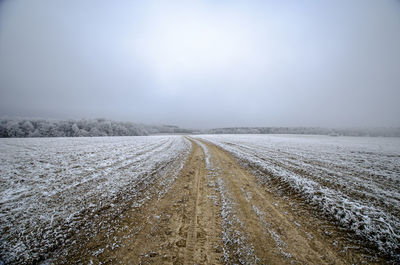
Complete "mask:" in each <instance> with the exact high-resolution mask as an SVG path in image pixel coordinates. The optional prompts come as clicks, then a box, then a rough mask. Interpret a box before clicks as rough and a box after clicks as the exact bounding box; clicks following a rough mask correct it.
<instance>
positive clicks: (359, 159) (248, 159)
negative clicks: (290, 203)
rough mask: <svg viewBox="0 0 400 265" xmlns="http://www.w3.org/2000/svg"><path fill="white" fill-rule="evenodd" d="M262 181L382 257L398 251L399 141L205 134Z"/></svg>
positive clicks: (399, 227) (399, 202)
mask: <svg viewBox="0 0 400 265" xmlns="http://www.w3.org/2000/svg"><path fill="white" fill-rule="evenodd" d="M199 138H201V139H204V140H207V141H209V142H211V143H213V144H216V145H218V146H220V147H221V148H223V149H225V150H227V151H228V152H230V153H231V154H233V155H234V156H235V157H236V158H238V159H239V161H240V162H241V164H242V165H244V166H246V167H248V168H250V169H251V170H253V171H254V172H255V174H256V176H257V177H258V179H259V180H260V181H261V182H264V183H266V184H268V185H271V183H272V184H273V185H275V187H277V190H278V191H284V192H286V194H297V195H300V196H302V197H303V198H305V200H306V201H307V202H308V203H310V204H312V205H314V206H316V207H317V208H319V209H320V210H321V211H322V213H323V214H325V215H326V216H328V217H329V218H333V220H336V221H337V222H338V223H340V225H342V226H343V227H345V228H348V229H351V230H352V231H354V232H355V233H356V234H357V235H358V236H360V237H361V238H364V239H366V240H368V241H369V243H370V244H372V245H374V246H375V247H376V248H378V249H379V250H380V251H381V252H382V253H384V254H388V255H390V256H397V258H396V259H399V252H400V250H399V246H400V207H399V205H400V190H399V187H400V138H369V137H362V138H358V137H330V136H299V135H203V136H199Z"/></svg>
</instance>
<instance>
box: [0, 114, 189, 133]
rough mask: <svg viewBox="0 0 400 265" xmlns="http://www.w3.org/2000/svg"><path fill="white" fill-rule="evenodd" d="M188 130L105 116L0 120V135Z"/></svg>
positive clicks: (171, 131) (185, 131) (172, 131)
mask: <svg viewBox="0 0 400 265" xmlns="http://www.w3.org/2000/svg"><path fill="white" fill-rule="evenodd" d="M161 133H164V134H167V133H169V134H174V133H191V131H190V130H185V129H181V128H179V127H177V126H171V125H160V126H156V125H143V124H136V123H132V122H119V121H112V120H106V119H82V120H47V119H23V118H19V119H0V137H88V136H135V135H149V134H161Z"/></svg>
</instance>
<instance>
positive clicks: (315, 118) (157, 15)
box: [0, 0, 400, 128]
mask: <svg viewBox="0 0 400 265" xmlns="http://www.w3.org/2000/svg"><path fill="white" fill-rule="evenodd" d="M399 47H400V2H399V1H395V0H379V1H377V0H353V1H351V0H346V1H345V0H343V1H311V0H310V1H294V0H293V1H140V3H139V1H128V0H126V1H122V0H121V1H105V0H104V1H98V0H96V1H95V0H93V1H91V0H86V1H80V0H58V1H57V0H36V1H30V0H8V1H7V0H5V1H2V2H0V116H4V115H8V116H16V115H18V116H24V117H32V116H34V117H51V118H93V117H105V118H110V119H116V120H130V121H134V122H143V123H162V124H176V125H180V126H184V127H194V128H209V127H226V126H400V104H399V101H400V48H399Z"/></svg>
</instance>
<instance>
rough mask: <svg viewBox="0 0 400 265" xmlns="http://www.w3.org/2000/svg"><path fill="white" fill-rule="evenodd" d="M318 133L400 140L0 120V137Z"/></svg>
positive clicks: (362, 132)
mask: <svg viewBox="0 0 400 265" xmlns="http://www.w3.org/2000/svg"><path fill="white" fill-rule="evenodd" d="M192 133H195V134H318V135H332V136H384V137H400V127H397V128H369V129H365V128H362V129H329V128H319V127H230V128H216V129H210V130H203V131H194V130H191V129H183V128H179V127H178V126H173V125H146V124H137V123H132V122H120V121H112V120H106V119H102V118H101V119H82V120H47V119H27V118H17V119H8V118H4V119H0V137H88V136H135V135H150V134H192Z"/></svg>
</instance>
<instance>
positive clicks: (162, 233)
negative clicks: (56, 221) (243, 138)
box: [56, 139, 379, 264]
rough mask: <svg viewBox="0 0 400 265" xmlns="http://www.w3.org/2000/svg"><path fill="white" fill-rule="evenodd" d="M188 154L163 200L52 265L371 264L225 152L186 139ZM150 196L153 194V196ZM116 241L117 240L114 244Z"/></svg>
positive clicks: (313, 215)
mask: <svg viewBox="0 0 400 265" xmlns="http://www.w3.org/2000/svg"><path fill="white" fill-rule="evenodd" d="M190 141H191V142H192V146H193V148H192V153H191V155H190V157H189V158H188V161H187V163H186V165H185V166H184V168H183V169H182V171H181V173H180V175H179V176H178V178H177V179H176V181H175V182H174V184H173V185H172V186H171V188H170V189H169V191H168V192H167V193H166V194H164V195H163V196H161V197H160V196H156V194H155V193H156V191H157V189H154V190H153V191H149V192H148V193H147V194H145V195H144V196H148V197H150V198H151V199H149V200H147V201H146V202H145V203H144V204H142V205H139V206H138V207H136V208H134V209H132V210H130V211H129V214H126V215H124V217H123V218H119V217H118V216H116V220H115V227H116V229H114V230H113V231H112V232H110V231H107V232H106V231H104V232H101V233H99V234H98V235H97V236H95V237H94V238H93V239H92V240H90V242H88V243H86V244H84V245H80V246H79V248H77V250H75V251H73V252H70V254H68V255H65V257H64V258H63V259H59V260H57V261H56V262H57V263H84V264H98V263H102V264H115V263H122V264H351V263H363V262H367V263H373V262H379V260H377V259H376V260H371V258H372V257H371V256H368V255H367V254H366V253H364V252H363V251H362V250H361V249H360V248H359V246H357V245H355V244H352V243H349V241H347V240H346V236H345V232H344V231H340V229H339V228H337V227H335V226H333V225H330V224H329V223H328V222H326V221H323V220H321V218H318V214H316V213H313V212H312V211H310V210H309V209H307V206H306V205H303V204H302V202H301V200H300V199H296V198H295V197H293V198H292V197H290V196H287V195H283V194H279V192H276V191H274V192H273V191H270V190H269V189H268V187H265V186H262V185H261V184H259V183H258V182H257V179H256V177H255V176H254V175H253V174H252V173H251V172H249V171H248V170H246V169H244V168H242V167H241V166H240V165H239V164H238V163H237V161H236V160H235V159H234V158H233V157H232V156H231V155H230V154H228V153H227V152H225V151H223V150H221V149H219V148H218V147H216V146H214V145H212V144H209V143H206V142H202V141H199V140H194V139H190ZM152 193H154V194H152ZM112 242H114V243H112Z"/></svg>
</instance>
